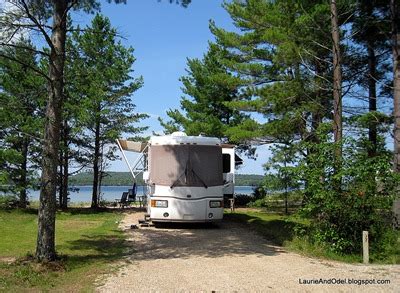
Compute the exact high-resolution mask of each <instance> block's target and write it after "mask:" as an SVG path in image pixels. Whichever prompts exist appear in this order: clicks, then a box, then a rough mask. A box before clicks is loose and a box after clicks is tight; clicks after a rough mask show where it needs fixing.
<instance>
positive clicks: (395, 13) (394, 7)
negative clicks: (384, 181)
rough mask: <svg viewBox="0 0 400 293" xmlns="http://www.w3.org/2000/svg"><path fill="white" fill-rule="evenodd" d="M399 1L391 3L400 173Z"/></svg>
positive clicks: (399, 168)
mask: <svg viewBox="0 0 400 293" xmlns="http://www.w3.org/2000/svg"><path fill="white" fill-rule="evenodd" d="M399 6H400V5H399V3H398V1H397V0H391V1H390V9H391V15H392V51H393V100H394V109H393V115H394V160H393V169H394V171H395V172H400V54H399V53H400V8H399Z"/></svg>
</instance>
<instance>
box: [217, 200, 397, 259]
mask: <svg viewBox="0 0 400 293" xmlns="http://www.w3.org/2000/svg"><path fill="white" fill-rule="evenodd" d="M224 217H225V218H226V219H230V220H232V221H238V222H241V223H244V224H246V225H248V226H249V227H250V228H251V229H254V230H255V231H257V232H258V233H260V234H261V235H263V236H265V238H266V239H268V240H270V241H272V242H273V243H274V244H277V245H280V246H283V247H285V248H287V249H288V250H290V251H295V252H297V253H300V254H303V255H307V256H311V257H318V258H325V259H331V260H337V261H342V262H348V263H354V262H362V255H361V252H360V254H359V255H338V254H335V253H333V252H332V251H330V250H329V249H328V247H323V246H321V245H318V244H315V243H311V242H310V241H309V240H308V239H307V237H298V236H296V234H299V233H296V232H302V231H303V233H300V234H304V231H306V230H307V228H308V227H309V225H310V222H309V221H307V220H306V219H303V218H300V217H298V216H296V215H295V214H293V215H284V214H279V213H271V212H266V211H265V210H262V209H254V208H252V209H237V210H236V212H235V213H226V214H225V215H224ZM390 237H392V238H393V237H394V238H395V239H390V241H388V242H387V243H388V247H386V248H385V249H384V250H385V251H384V252H383V253H381V254H373V253H372V254H371V255H370V260H371V261H372V262H375V263H386V264H399V263H400V245H398V243H400V232H399V231H397V232H395V233H393V234H392V235H391V236H390Z"/></svg>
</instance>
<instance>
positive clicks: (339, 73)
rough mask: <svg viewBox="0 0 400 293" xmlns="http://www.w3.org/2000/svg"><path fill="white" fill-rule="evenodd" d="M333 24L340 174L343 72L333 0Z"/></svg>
mask: <svg viewBox="0 0 400 293" xmlns="http://www.w3.org/2000/svg"><path fill="white" fill-rule="evenodd" d="M331 24H332V42H333V46H332V49H333V134H334V140H335V143H337V146H336V151H335V169H336V172H338V171H339V170H340V168H341V161H342V147H341V141H342V136H343V130H342V128H343V125H342V70H341V54H340V38H339V25H338V14H337V7H336V0H331Z"/></svg>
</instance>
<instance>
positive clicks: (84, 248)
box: [0, 209, 127, 291]
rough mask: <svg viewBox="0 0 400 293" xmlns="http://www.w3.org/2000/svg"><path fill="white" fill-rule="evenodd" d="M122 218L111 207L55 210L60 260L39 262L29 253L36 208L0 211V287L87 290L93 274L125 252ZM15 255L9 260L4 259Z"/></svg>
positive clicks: (32, 238) (89, 289)
mask: <svg viewBox="0 0 400 293" xmlns="http://www.w3.org/2000/svg"><path fill="white" fill-rule="evenodd" d="M121 218H122V214H121V213H119V212H115V211H111V210H104V211H98V212H94V211H91V210H90V209H71V210H69V211H68V212H58V213H57V220H56V249H57V252H58V254H59V256H60V261H59V262H57V263H55V264H53V265H47V266H42V265H38V264H36V263H35V262H33V261H32V260H31V258H30V257H29V256H30V255H33V254H34V249H35V243H36V236H37V235H36V234H37V210H34V209H31V210H26V211H23V210H0V235H1V236H0V237H1V238H0V239H1V240H0V291H20V290H21V289H37V290H57V291H91V289H93V288H94V281H95V279H97V278H98V276H99V275H101V274H103V273H104V272H106V271H107V270H109V269H110V264H111V263H113V262H115V261H116V260H119V259H121V258H122V256H123V255H124V254H126V253H127V246H126V243H125V236H124V234H123V233H122V231H121V230H119V229H118V221H120V220H121ZM14 258H15V259H17V260H16V262H13V263H12V264H8V263H6V262H5V261H7V260H12V259H14Z"/></svg>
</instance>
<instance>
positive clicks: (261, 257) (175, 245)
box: [98, 213, 400, 292]
mask: <svg viewBox="0 0 400 293" xmlns="http://www.w3.org/2000/svg"><path fill="white" fill-rule="evenodd" d="M140 218H143V213H130V214H127V215H126V217H125V219H124V220H123V221H122V222H121V223H120V227H121V228H122V229H125V230H126V233H129V240H128V241H129V243H130V245H131V246H132V249H133V250H134V253H132V254H131V255H129V256H128V258H127V260H129V262H130V263H129V264H125V265H123V266H122V267H121V268H120V269H119V270H117V272H115V273H114V274H112V275H109V276H107V277H106V279H105V283H104V285H102V286H101V287H99V288H98V291H100V292H121V291H130V292H177V291H178V292H188V291H194V292H199V291H203V292H211V291H217V292H218V291H225V292H226V291H228V292H231V291H238V292H239V291H246V292H249V291H250V292H261V291H262V292H263V291H283V290H285V291H286V290H289V291H305V292H321V291H331V290H334V291H342V292H350V291H352V292H353V291H363V292H377V291H378V292H394V291H397V292H399V290H400V281H399V280H400V266H396V265H387V266H378V265H367V266H365V265H351V264H343V263H339V262H333V261H325V260H319V259H312V258H307V257H304V256H300V255H298V254H295V253H291V252H287V251H285V250H284V249H282V247H279V246H275V245H272V244H271V243H269V242H268V241H266V240H265V239H264V238H262V237H261V236H259V235H258V234H256V233H255V232H253V231H249V230H248V229H246V228H245V227H244V226H242V225H238V224H237V223H232V222H229V221H223V222H221V223H219V224H217V225H212V226H205V225H167V226H165V227H163V228H153V227H151V228H140V229H130V226H131V225H132V224H137V220H138V219H140ZM311 280H314V281H311ZM362 280H367V281H365V282H368V283H370V282H375V284H368V285H366V284H365V285H362V284H361V285H358V283H360V282H362ZM380 280H389V281H390V284H379V285H378V284H377V282H378V281H380ZM309 282H325V284H307V283H309ZM327 282H328V283H330V284H327ZM335 282H336V283H337V282H342V283H343V284H332V283H335ZM349 282H353V283H354V284H349Z"/></svg>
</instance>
